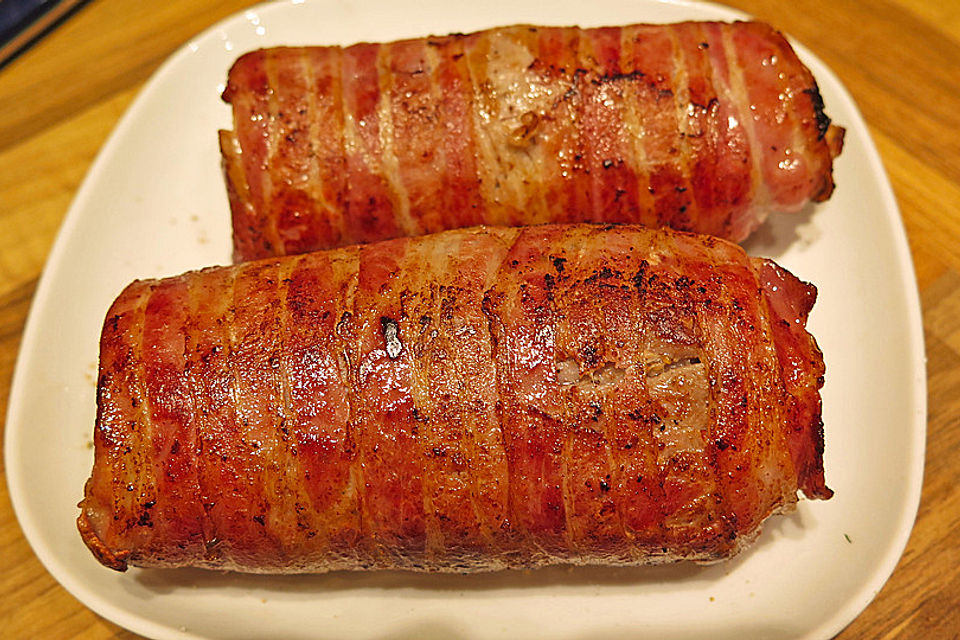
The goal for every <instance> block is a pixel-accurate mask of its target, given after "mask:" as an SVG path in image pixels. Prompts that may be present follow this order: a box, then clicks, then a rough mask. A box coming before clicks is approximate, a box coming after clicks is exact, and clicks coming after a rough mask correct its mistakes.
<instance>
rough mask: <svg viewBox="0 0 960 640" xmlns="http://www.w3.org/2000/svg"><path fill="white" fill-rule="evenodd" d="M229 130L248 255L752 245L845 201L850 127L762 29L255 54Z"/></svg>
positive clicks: (225, 136) (515, 37)
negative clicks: (579, 231)
mask: <svg viewBox="0 0 960 640" xmlns="http://www.w3.org/2000/svg"><path fill="white" fill-rule="evenodd" d="M223 97H224V99H225V100H226V101H228V102H230V103H231V104H232V106H233V115H234V129H233V130H232V131H221V132H220V146H221V150H222V154H223V165H224V172H225V176H226V181H227V187H228V192H229V196H230V205H231V209H232V215H233V238H234V257H235V258H236V259H237V260H250V259H256V258H263V257H268V256H274V255H285V254H294V253H303V252H307V251H311V250H315V249H324V248H332V247H337V246H342V245H348V244H353V243H363V242H371V241H376V240H383V239H387V238H392V237H399V236H412V235H420V234H424V233H431V232H436V231H441V230H445V229H452V228H458V227H468V226H472V225H477V224H495V225H525V224H539V223H548V222H616V223H620V222H629V223H639V224H644V225H648V226H669V227H673V228H676V229H681V230H692V231H696V232H699V233H706V234H712V235H716V236H719V237H723V238H727V239H731V240H734V241H740V240H742V239H744V238H745V237H746V236H747V235H748V234H749V233H750V232H751V231H752V230H753V229H755V228H756V227H757V226H758V225H759V224H760V223H761V222H762V221H763V220H764V219H765V218H766V217H767V215H768V214H769V213H770V212H771V211H775V210H780V211H796V210H798V209H800V208H802V207H803V206H804V205H805V204H806V203H808V202H810V201H820V200H825V199H826V198H828V197H829V196H830V194H831V192H832V190H833V179H832V161H833V158H834V157H835V156H836V155H837V154H839V153H840V149H841V147H842V139H843V129H841V128H839V127H836V126H833V125H831V124H830V120H829V118H828V117H827V116H826V115H825V113H824V111H823V103H822V100H821V97H820V93H819V90H818V88H817V84H816V82H815V80H814V78H813V76H812V75H811V73H810V72H809V70H808V69H807V68H806V67H805V66H804V65H803V64H802V63H801V61H800V60H799V59H798V58H797V56H796V54H795V52H794V51H793V49H792V48H791V46H790V44H789V43H788V42H787V40H786V39H785V38H784V37H783V36H782V35H781V34H780V33H778V32H776V31H775V30H774V29H772V28H771V27H769V26H767V25H765V24H762V23H756V22H737V23H714V22H685V23H680V24H672V25H632V26H625V27H610V28H598V29H579V28H561V27H532V26H514V27H507V28H498V29H490V30H486V31H480V32H477V33H472V34H469V35H462V34H456V35H450V36H445V37H431V38H419V39H413V40H404V41H399V42H392V43H385V44H372V43H363V44H357V45H354V46H350V47H346V48H343V47H308V48H288V47H281V48H274V49H266V50H259V51H254V52H251V53H248V54H246V55H244V56H242V57H241V58H240V59H239V60H237V62H236V63H235V64H234V66H233V67H232V69H231V70H230V74H229V78H228V83H227V87H226V90H225V91H224V93H223Z"/></svg>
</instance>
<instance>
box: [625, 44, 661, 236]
mask: <svg viewBox="0 0 960 640" xmlns="http://www.w3.org/2000/svg"><path fill="white" fill-rule="evenodd" d="M635 38H636V28H634V27H622V28H621V29H620V67H621V69H623V70H626V69H629V68H631V63H632V61H633V59H634V53H633V44H634V39H635ZM644 91H646V82H645V81H644V80H643V78H641V79H640V81H639V82H630V83H626V84H625V85H624V86H623V92H624V93H623V96H624V111H623V124H624V129H625V131H626V134H627V135H628V136H629V139H630V140H633V141H634V142H633V144H632V145H630V148H631V151H632V152H633V162H634V164H633V167H634V168H635V175H636V180H637V185H636V189H637V194H636V199H637V202H636V206H637V210H638V216H637V219H636V220H634V222H637V223H639V224H643V225H646V226H649V227H656V226H658V225H659V221H658V219H657V216H656V208H655V207H654V205H653V200H654V196H653V191H652V188H651V185H650V173H649V171H646V170H644V168H645V167H650V166H652V161H651V159H650V158H649V156H648V155H647V152H646V146H645V144H644V136H645V135H647V133H646V132H645V131H644V127H643V121H642V120H641V117H640V115H639V109H638V103H639V100H640V96H641V95H642V94H643V92H644Z"/></svg>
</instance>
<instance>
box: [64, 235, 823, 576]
mask: <svg viewBox="0 0 960 640" xmlns="http://www.w3.org/2000/svg"><path fill="white" fill-rule="evenodd" d="M815 296H816V290H815V289H814V288H813V286H811V285H808V284H805V283H803V282H801V281H800V280H798V279H797V278H796V277H794V276H793V275H791V274H790V273H789V272H787V271H786V270H784V269H782V268H780V267H778V266H777V265H775V264H774V263H772V262H770V261H766V260H760V259H753V258H748V257H747V256H746V254H745V253H744V252H743V250H742V249H741V248H740V247H738V246H736V245H734V244H731V243H729V242H726V241H723V240H720V239H716V238H712V237H707V236H697V235H693V234H687V233H680V232H673V231H669V230H651V229H648V228H642V227H635V226H620V227H617V226H606V227H601V226H594V225H544V226H538V227H528V228H474V229H468V230H456V231H448V232H444V233H441V234H436V235H433V236H426V237H418V238H403V239H397V240H391V241H386V242H381V243H374V244H369V245H362V246H353V247H348V248H343V249H338V250H332V251H327V252H317V253H313V254H305V255H301V256H290V257H284V258H276V259H269V260H263V261H258V262H252V263H245V264H242V265H236V266H233V267H221V268H209V269H205V270H202V271H197V272H191V273H187V274H184V275H182V276H178V277H173V278H166V279H162V280H149V281H137V282H135V283H133V284H131V285H130V286H129V287H128V288H127V289H126V290H125V291H124V292H123V293H122V294H121V295H120V296H119V297H118V298H117V300H116V301H115V302H114V303H113V305H112V307H111V309H110V310H109V312H108V314H107V317H106V320H105V322H104V327H103V333H102V336H101V343H100V344H101V353H100V372H99V380H98V392H97V424H96V428H95V432H94V444H95V462H94V466H93V470H92V473H91V477H90V479H89V480H88V481H87V483H86V488H85V497H84V499H83V501H82V502H81V503H80V510H81V511H80V516H79V521H78V525H79V529H80V533H81V535H82V537H83V539H84V541H85V542H86V543H87V545H88V546H89V548H90V549H91V551H92V552H93V553H94V555H95V556H96V557H97V558H98V559H99V560H100V561H101V562H102V563H103V564H105V565H107V566H108V567H111V568H114V569H118V570H123V569H125V568H126V567H127V566H128V565H134V566H142V567H174V566H199V567H209V568H224V569H232V570H237V571H246V572H322V571H328V570H340V569H362V568H400V569H413V570H430V571H479V570H496V569H502V568H516V567H534V566H541V565H547V564H554V563H561V562H562V563H572V564H609V565H628V564H645V563H658V562H667V561H674V560H684V559H685V560H694V561H697V562H712V561H716V560H720V559H724V558H728V557H730V556H732V555H733V554H735V553H736V552H738V551H739V550H740V549H741V548H742V547H743V546H744V544H746V543H747V542H749V541H750V540H752V539H753V538H754V537H755V536H756V535H757V534H758V532H759V530H760V525H761V523H762V522H763V520H764V519H765V518H767V517H768V516H770V515H771V514H774V513H779V512H784V511H789V510H791V509H792V508H793V506H794V504H795V503H796V501H797V499H798V491H802V492H803V493H804V494H806V495H807V497H810V498H828V497H830V495H831V491H830V490H829V489H827V488H826V486H825V484H824V474H823V465H822V452H823V429H822V423H821V421H820V397H819V388H820V387H821V385H822V384H823V361H822V357H821V354H820V351H819V350H818V348H817V345H816V342H815V340H814V338H813V337H812V336H811V335H810V334H808V333H807V332H806V330H805V329H804V325H805V323H806V318H807V314H808V313H809V311H810V308H811V307H812V305H813V302H814V299H815Z"/></svg>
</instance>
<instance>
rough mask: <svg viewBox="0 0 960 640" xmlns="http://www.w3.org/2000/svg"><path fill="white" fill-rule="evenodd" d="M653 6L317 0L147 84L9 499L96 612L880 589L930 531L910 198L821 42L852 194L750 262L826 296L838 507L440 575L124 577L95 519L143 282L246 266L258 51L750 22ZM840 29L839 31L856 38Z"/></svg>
mask: <svg viewBox="0 0 960 640" xmlns="http://www.w3.org/2000/svg"><path fill="white" fill-rule="evenodd" d="M736 17H740V14H737V13H734V12H733V11H731V10H728V9H724V8H720V7H717V6H715V5H707V4H698V3H687V2H658V1H655V0H632V1H630V0H591V2H589V3H586V2H583V0H551V2H550V3H541V2H537V1H536V0H494V1H491V0H484V1H482V2H470V3H454V2H450V1H449V0H428V1H425V2H422V1H418V0H383V1H382V2H376V1H374V0H371V1H369V2H362V1H358V0H357V1H354V0H351V1H346V2H344V1H338V0H320V1H317V2H297V1H296V0H294V1H293V2H285V3H282V4H274V5H269V6H261V7H257V8H255V9H253V10H251V11H247V12H245V13H243V14H241V15H237V16H235V17H233V18H231V19H229V20H226V21H224V22H222V23H220V24H219V25H216V26H214V27H212V28H211V29H209V30H208V31H206V32H205V33H204V34H202V35H200V36H199V37H197V38H196V39H195V40H193V41H192V42H190V43H188V44H187V45H186V46H184V47H183V48H182V49H181V50H180V51H179V52H177V53H176V54H175V55H174V56H172V57H171V58H170V60H168V61H167V62H166V64H164V65H163V66H162V68H161V69H160V70H159V71H158V72H157V73H156V75H155V76H154V78H153V79H152V80H151V81H150V82H149V83H148V84H147V86H146V87H145V88H144V90H143V92H142V93H141V94H140V96H139V97H138V98H137V100H136V101H135V102H134V104H133V105H132V107H131V108H130V110H129V111H128V113H127V114H126V115H125V116H124V117H123V119H122V121H121V122H120V124H119V126H118V127H117V129H116V131H114V133H113V135H112V136H111V137H110V140H109V141H108V142H107V144H106V145H105V146H104V148H103V150H102V151H101V153H100V155H99V157H98V158H97V161H96V162H95V163H94V165H93V168H92V169H91V171H90V173H89V175H88V176H87V178H86V180H85V182H84V184H83V186H82V188H81V189H80V191H79V193H78V194H77V197H76V200H75V201H74V203H73V206H72V207H71V209H70V211H69V213H68V215H67V218H66V221H65V222H64V224H63V228H62V229H61V231H60V235H59V237H58V239H57V242H56V245H55V247H54V250H53V252H52V254H51V256H50V259H49V262H48V264H47V267H46V271H45V272H44V275H43V278H42V281H41V283H40V286H39V287H38V290H37V294H36V297H35V299H34V303H33V308H32V310H31V313H30V319H29V322H28V324H27V329H26V331H25V333H24V337H23V343H22V348H21V353H20V360H19V362H18V365H17V371H16V375H15V379H14V384H13V387H12V391H11V398H10V409H9V416H8V420H7V428H6V468H7V474H8V482H9V487H10V494H11V498H12V500H13V504H14V507H15V509H16V512H17V515H18V517H19V519H20V523H21V525H22V527H23V530H24V533H25V534H26V536H27V538H28V539H29V541H30V543H31V544H32V545H33V548H34V550H35V551H36V553H37V556H39V558H40V559H41V561H42V562H43V563H44V564H45V565H46V567H47V569H49V571H50V572H51V573H52V574H53V575H54V576H55V577H56V578H57V580H59V581H60V582H61V583H62V584H63V585H64V586H65V587H66V588H67V589H68V590H69V591H70V592H71V593H73V594H74V595H75V596H76V597H77V598H79V599H80V600H81V601H82V602H84V603H85V604H86V605H88V606H89V607H91V608H92V609H93V610H95V611H96V612H98V613H99V614H101V615H103V616H105V617H106V618H109V619H110V620H113V621H115V622H117V623H118V624H120V625H123V626H124V627H127V628H129V629H131V630H133V631H136V632H138V633H141V634H143V635H147V636H152V637H156V638H230V639H233V640H237V639H242V638H267V637H274V638H291V639H292V638H318V637H322V638H347V637H349V638H372V637H376V638H401V637H416V638H426V637H441V638H463V639H466V638H471V639H472V638H497V637H504V638H506V637H509V638H522V637H534V636H536V637H550V638H583V637H605V638H617V637H630V638H701V637H704V636H706V635H708V634H709V636H710V637H712V638H715V639H720V638H735V639H737V640H739V639H741V638H787V637H789V638H801V637H802V638H828V637H830V636H832V635H834V634H835V633H836V632H838V631H839V630H840V629H841V628H842V627H843V626H845V625H846V624H847V623H848V622H850V621H851V620H852V619H853V618H854V617H855V616H856V615H857V614H858V613H859V612H860V611H861V610H862V609H863V608H864V607H865V606H866V605H867V603H868V602H869V601H870V600H871V599H872V598H873V596H874V595H875V594H876V593H877V592H878V591H879V590H880V587H881V586H882V585H883V583H884V581H885V580H886V579H887V577H888V576H889V575H890V572H891V571H892V570H893V568H894V566H895V564H896V561H897V559H898V558H899V556H900V554H901V552H902V550H903V547H904V545H905V544H906V540H907V536H908V534H909V532H910V529H911V526H912V523H913V519H914V516H915V514H916V509H917V504H918V500H919V496H920V486H921V478H922V472H923V450H924V434H925V427H926V413H925V411H926V409H925V399H926V390H925V378H924V361H923V339H922V333H921V323H920V311H919V304H918V298H917V292H916V286H915V283H914V278H913V269H912V265H911V262H910V256H909V252H908V248H907V243H906V240H905V236H904V232H903V228H902V226H901V222H900V217H899V213H898V210H897V206H896V202H895V200H894V198H893V195H892V192H891V189H890V187H889V184H888V182H887V179H886V176H885V174H884V171H883V168H882V166H881V163H880V160H879V158H878V156H877V153H876V150H875V149H874V146H873V144H872V142H871V140H870V138H869V135H868V132H867V129H866V126H865V125H864V123H863V120H862V118H861V116H860V114H859V112H858V110H857V108H856V106H855V105H854V103H853V102H852V100H851V98H850V96H849V95H848V94H847V92H846V91H845V90H844V88H843V87H842V86H841V84H840V82H839V81H838V80H837V79H836V77H835V76H834V75H833V74H832V73H831V72H830V71H829V70H828V69H826V68H825V67H824V66H823V64H822V63H820V62H819V61H818V60H817V59H816V58H815V57H813V56H812V55H811V54H810V53H809V52H808V51H806V50H804V49H803V48H802V47H801V48H800V52H801V55H802V57H803V58H804V59H805V61H806V62H807V63H808V64H809V66H811V68H812V69H813V71H814V73H815V75H816V76H817V78H818V80H819V83H820V87H821V89H822V92H823V95H824V99H825V101H826V104H827V111H828V113H829V114H830V115H831V116H832V117H833V118H834V120H835V121H836V122H838V123H840V124H842V125H843V126H845V127H847V139H846V149H845V150H844V152H843V155H842V156H841V157H840V159H839V161H838V162H837V165H836V179H837V183H838V185H839V187H838V189H837V191H836V193H835V195H834V196H833V198H832V199H831V200H830V201H829V202H828V203H825V204H823V205H820V206H817V207H813V208H811V209H810V210H809V211H808V212H807V213H805V214H801V215H799V216H794V217H787V216H779V217H775V218H774V220H773V221H772V222H771V223H769V224H768V225H766V226H765V227H764V228H763V229H762V230H761V231H760V232H759V233H758V234H757V235H756V236H755V237H754V238H752V239H751V240H750V242H749V246H748V249H749V250H750V251H751V252H752V253H754V254H759V255H767V256H770V257H773V258H775V259H777V260H778V261H779V262H780V263H781V264H783V265H784V266H786V267H787V268H789V269H790V270H792V271H793V272H794V273H796V274H798V275H799V276H800V277H802V278H804V279H807V280H810V281H812V282H814V283H816V284H817V286H818V287H819V289H820V299H819V302H818V303H817V306H816V308H815V309H814V313H813V316H812V318H811V321H810V328H811V330H812V331H813V333H814V334H815V335H816V336H817V337H818V339H819V342H820V345H821V347H822V349H823V351H824V353H825V354H826V356H825V357H826V361H827V371H828V373H827V383H826V386H825V387H824V389H823V400H824V422H825V423H826V446H827V451H826V461H825V464H826V469H827V480H828V483H829V484H830V486H831V487H832V488H833V489H835V490H836V497H834V498H833V499H832V500H830V501H829V502H804V503H802V505H801V507H800V509H799V510H798V511H797V512H796V513H795V514H793V515H791V516H789V517H780V518H775V519H773V520H772V521H770V522H769V523H768V525H767V527H766V528H765V530H764V532H763V534H762V536H761V537H760V539H759V541H758V543H757V544H756V545H755V547H754V548H752V549H751V550H750V551H748V552H746V553H744V554H743V555H741V556H740V557H738V558H736V559H735V560H734V561H732V562H730V563H727V564H722V565H718V566H712V567H707V568H704V567H697V566H686V565H678V566H669V567H659V568H636V569H616V570H611V569H603V568H589V569H576V570H573V569H566V568H554V569H548V570H542V571H536V572H526V573H500V574H494V575H481V576H436V575H427V576H423V575H410V574H402V573H376V574H363V573H357V574H343V573H340V574H333V575H326V576H299V577H296V576H294V577H256V576H241V575H231V574H221V573H208V572H202V571H194V570H183V571H140V570H131V571H129V572H127V573H125V574H119V573H114V572H112V571H110V570H108V569H105V568H103V567H101V566H100V565H99V564H97V562H96V561H95V560H94V559H93V557H92V556H91V554H90V553H89V552H88V551H87V550H86V548H85V547H84V546H83V544H82V542H81V541H80V537H79V535H78V534H77V532H76V529H75V526H74V519H75V517H76V516H77V509H76V506H75V505H76V503H77V501H78V500H79V499H80V497H81V493H82V488H83V483H84V480H85V479H86V478H87V476H88V474H89V471H90V467H91V464H92V451H91V448H90V442H91V434H92V428H93V423H94V412H95V407H94V390H95V389H94V386H95V378H96V360H97V339H98V336H99V332H100V326H101V323H102V321H103V316H104V314H105V312H106V309H107V307H108V306H109V304H110V302H111V301H112V300H113V298H114V297H115V296H116V295H117V294H118V293H119V292H120V290H121V289H122V287H123V286H124V285H126V284H127V283H128V282H129V281H131V280H133V279H135V278H144V277H153V276H162V275H172V274H176V273H180V272H182V271H185V270H188V269H192V268H198V267H203V266H207V265H211V264H227V263H228V262H229V260H230V250H231V249H230V228H229V219H228V218H229V216H228V206H227V200H226V196H225V190H224V187H223V180H222V178H221V175H220V168H219V155H218V150H217V137H216V131H217V129H218V128H219V127H224V126H227V127H229V125H230V112H229V109H228V107H227V106H226V105H225V104H223V103H222V102H221V101H220V99H219V94H220V91H221V90H222V89H223V84H222V83H223V82H224V80H225V77H226V73H227V69H228V68H229V66H230V64H231V63H232V62H233V60H234V59H235V58H236V57H237V55H239V54H240V53H242V52H244V51H246V50H248V49H252V48H256V47H260V46H268V45H279V44H321V43H340V44H350V43H352V42H355V41H359V40H391V39H396V38H399V37H406V36H417V35H430V34H435V33H448V32H452V31H472V30H475V29H479V28H485V27H491V26H496V25H502V24H509V23H517V22H528V23H540V24H561V25H562V24H579V25H582V26H596V25H601V24H624V23H631V22H644V21H647V22H666V21H673V20H680V19H732V18H736ZM838 37H842V36H841V35H838Z"/></svg>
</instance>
